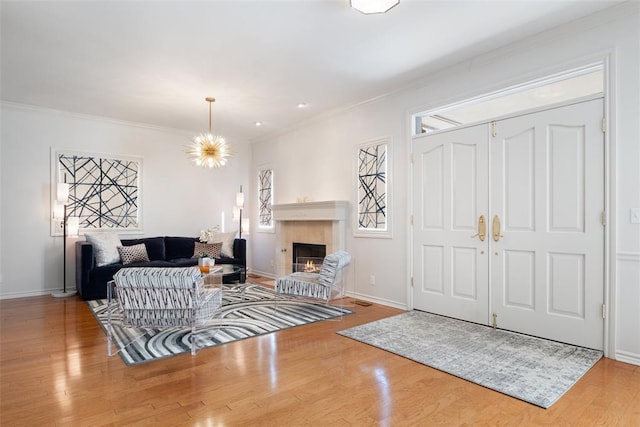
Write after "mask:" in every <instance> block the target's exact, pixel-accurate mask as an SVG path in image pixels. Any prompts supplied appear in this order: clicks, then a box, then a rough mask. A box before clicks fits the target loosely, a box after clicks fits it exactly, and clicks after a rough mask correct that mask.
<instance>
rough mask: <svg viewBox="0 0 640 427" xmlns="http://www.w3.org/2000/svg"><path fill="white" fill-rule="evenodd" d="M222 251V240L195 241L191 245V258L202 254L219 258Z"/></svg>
mask: <svg viewBox="0 0 640 427" xmlns="http://www.w3.org/2000/svg"><path fill="white" fill-rule="evenodd" d="M221 252H222V242H219V243H202V242H196V243H195V245H194V247H193V258H200V257H201V256H203V255H206V256H208V257H209V258H220V254H221Z"/></svg>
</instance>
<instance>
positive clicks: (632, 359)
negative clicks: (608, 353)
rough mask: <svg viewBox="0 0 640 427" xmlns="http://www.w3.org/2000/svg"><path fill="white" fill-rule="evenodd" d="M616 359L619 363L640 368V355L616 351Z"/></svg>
mask: <svg viewBox="0 0 640 427" xmlns="http://www.w3.org/2000/svg"><path fill="white" fill-rule="evenodd" d="M615 358H616V360H617V361H618V362H624V363H630V364H631V365H637V366H640V354H636V353H630V352H628V351H620V350H616V355H615Z"/></svg>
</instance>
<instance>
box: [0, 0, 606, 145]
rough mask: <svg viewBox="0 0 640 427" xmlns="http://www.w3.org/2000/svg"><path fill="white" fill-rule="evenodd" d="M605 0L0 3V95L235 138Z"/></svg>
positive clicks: (291, 121) (420, 73) (363, 96)
mask: <svg viewBox="0 0 640 427" xmlns="http://www.w3.org/2000/svg"><path fill="white" fill-rule="evenodd" d="M614 3H617V2H616V1H614V0H602V1H589V2H587V1H579V0H555V1H542V0H530V1H518V0H503V1H488V0H473V1H451V0H449V1H427V0H422V1H420V0H401V2H400V4H399V5H398V6H396V7H395V8H393V9H391V11H389V12H388V13H387V14H382V15H364V14H362V13H359V12H357V11H355V10H352V9H350V8H349V1H348V0H324V1H312V0H297V1H296V0H289V1H268V0H262V1H243V0H227V1H199V2H188V1H175V2H173V1H144V0H142V1H101V2H98V1H83V2H80V1H70V2H59V1H45V2H32V1H5V0H2V3H1V10H0V12H1V14H2V21H1V42H2V63H1V66H2V69H1V73H2V74H1V75H0V76H1V80H2V92H1V96H2V100H3V101H9V102H17V103H23V104H31V105H36V106H43V107H49V108H53V109H58V110H66V111H71V112H79V113H84V114H91V115H98V116H104V117H109V118H114V119H121V120H127V121H132V122H140V123H147V124H152V125H159V126H164V127H171V128H177V129H184V130H187V131H189V132H193V133H194V134H195V133H198V132H201V131H203V130H206V128H207V126H208V105H207V103H206V102H205V101H204V98H205V97H206V96H214V97H215V98H216V102H215V104H213V131H214V133H217V134H221V135H223V136H225V138H226V139H227V140H228V141H229V142H231V143H232V144H233V143H236V142H238V143H242V142H247V141H250V140H252V139H256V138H260V137H261V136H262V135H265V134H271V133H273V132H277V131H279V130H282V129H286V128H289V127H291V126H293V125H295V124H296V123H299V122H301V121H305V120H308V119H310V118H312V117H314V116H317V115H320V114H324V113H327V112H330V111H332V110H335V109H337V108H341V107H344V106H348V105H351V104H355V103H358V102H361V101H364V100H367V99H370V98H373V97H376V96H379V95H383V94H385V93H389V92H390V91H393V90H394V89H396V88H399V87H402V86H406V85H408V84H410V83H411V82H415V81H416V80H417V79H420V78H423V77H424V76H425V75H427V74H428V73H430V72H433V71H435V70H438V69H442V68H444V67H446V66H449V65H452V64H454V63H457V62H460V61H462V60H465V59H468V58H471V57H473V56H475V55H478V54H480V53H483V52H486V51H489V50H491V49H495V48H497V47H499V46H502V45H505V44H507V43H511V42H513V41H516V40H518V39H520V38H524V37H527V36H529V35H532V34H536V33H538V32H541V31H544V30H546V29H549V28H552V27H555V26H557V25H560V24H562V23H565V22H568V21H571V20H574V19H577V18H579V17H582V16H586V15H588V14H591V13H593V12H596V11H598V10H601V9H603V8H606V7H609V6H612V5H613V4H614ZM300 102H306V103H308V107H307V108H305V109H299V108H297V104H298V103H300ZM256 121H262V122H264V125H263V126H261V127H256V126H255V122H256Z"/></svg>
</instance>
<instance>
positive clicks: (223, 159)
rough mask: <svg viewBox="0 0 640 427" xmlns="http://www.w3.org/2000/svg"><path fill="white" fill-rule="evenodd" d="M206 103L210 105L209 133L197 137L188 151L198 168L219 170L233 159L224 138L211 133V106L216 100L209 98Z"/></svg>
mask: <svg viewBox="0 0 640 427" xmlns="http://www.w3.org/2000/svg"><path fill="white" fill-rule="evenodd" d="M205 101H207V102H208V103H209V132H208V133H206V134H204V133H203V134H200V135H198V136H197V137H195V138H194V139H193V140H192V141H191V145H190V146H189V148H188V149H187V154H188V155H189V156H190V157H191V160H192V161H193V162H194V163H195V164H196V166H201V167H203V168H219V167H221V166H224V165H225V164H226V163H227V160H229V157H231V150H229V145H228V144H227V142H226V141H225V140H224V138H222V137H221V136H216V135H213V134H212V133H211V104H213V103H214V102H215V98H211V97H207V98H205Z"/></svg>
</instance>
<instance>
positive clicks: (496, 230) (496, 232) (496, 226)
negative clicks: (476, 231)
mask: <svg viewBox="0 0 640 427" xmlns="http://www.w3.org/2000/svg"><path fill="white" fill-rule="evenodd" d="M501 237H504V235H503V234H500V217H499V216H498V215H494V216H493V240H494V241H496V242H497V241H498V240H500V238H501Z"/></svg>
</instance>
